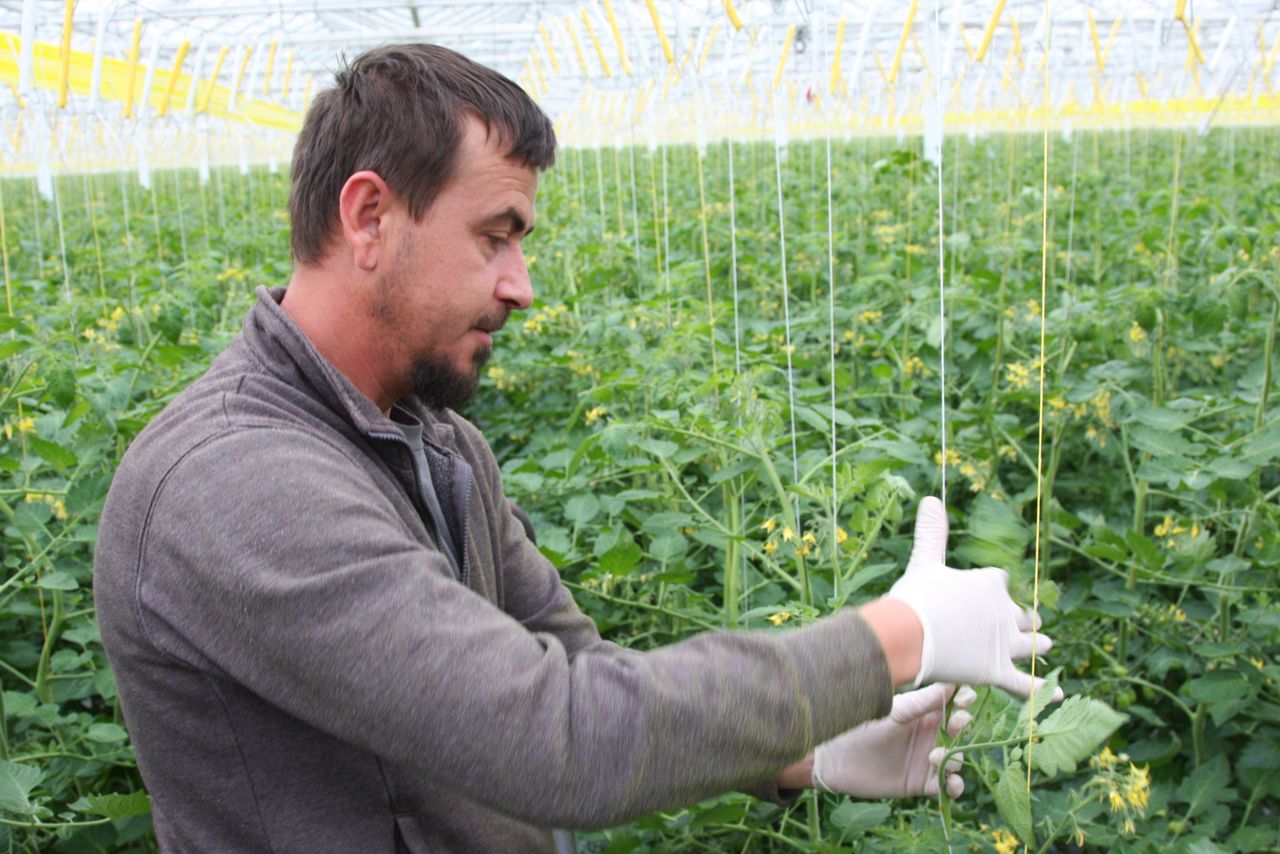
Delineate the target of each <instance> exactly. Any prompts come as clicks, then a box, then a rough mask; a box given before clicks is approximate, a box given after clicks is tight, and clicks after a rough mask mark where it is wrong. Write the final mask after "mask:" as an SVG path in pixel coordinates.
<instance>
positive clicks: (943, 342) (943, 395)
mask: <svg viewBox="0 0 1280 854" xmlns="http://www.w3.org/2000/svg"><path fill="white" fill-rule="evenodd" d="M938 5H939V4H938V2H937V0H934V4H933V44H934V75H933V85H934V99H935V104H934V108H935V109H936V110H937V111H938V125H939V126H938V129H937V132H938V134H939V137H940V138H939V140H938V152H937V155H938V163H937V166H938V169H937V172H938V385H939V391H938V402H939V411H940V414H941V418H940V421H941V424H940V426H939V432H940V433H941V436H942V465H941V466H940V467H939V468H940V469H941V470H942V504H943V506H944V507H945V506H946V503H947V283H946V243H945V242H944V228H943V224H944V213H945V212H944V208H943V199H942V163H943V157H944V152H945V149H946V135H945V133H944V130H943V127H942V115H943V114H944V113H945V108H944V106H943V103H942V77H943V68H942V66H941V65H940V64H939V60H940V59H941V56H940V54H941V50H940V48H941V46H942V41H941V38H940V32H941V28H940V25H939V22H938V19H939V17H940V14H941V13H940V12H939V10H938Z"/></svg>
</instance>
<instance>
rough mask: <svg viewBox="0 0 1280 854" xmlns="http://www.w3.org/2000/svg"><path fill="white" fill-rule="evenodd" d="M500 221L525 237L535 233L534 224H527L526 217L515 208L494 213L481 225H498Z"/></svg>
mask: <svg viewBox="0 0 1280 854" xmlns="http://www.w3.org/2000/svg"><path fill="white" fill-rule="evenodd" d="M499 223H505V224H507V225H508V226H509V227H510V229H511V230H512V231H515V232H519V233H520V234H521V236H524V237H527V236H529V235H530V234H533V226H526V224H525V221H524V217H523V216H521V215H520V212H519V211H517V210H516V209H515V208H507V209H506V210H504V211H502V212H501V213H497V214H494V215H493V216H491V217H489V218H488V219H486V220H485V221H484V222H483V223H481V226H490V225H498V224H499Z"/></svg>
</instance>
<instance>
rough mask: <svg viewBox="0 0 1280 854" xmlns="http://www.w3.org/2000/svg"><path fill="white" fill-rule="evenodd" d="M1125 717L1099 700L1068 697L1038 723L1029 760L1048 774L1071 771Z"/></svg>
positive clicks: (1054, 774)
mask: <svg viewBox="0 0 1280 854" xmlns="http://www.w3.org/2000/svg"><path fill="white" fill-rule="evenodd" d="M1126 720H1128V715H1122V714H1120V713H1119V712H1117V711H1116V710H1114V709H1112V708H1111V707H1110V706H1108V705H1107V704H1106V703H1104V702H1102V701H1101V700H1094V699H1092V698H1090V697H1084V696H1075V697H1068V698H1067V699H1066V700H1065V701H1064V702H1063V704H1062V705H1061V706H1060V707H1059V708H1058V709H1057V710H1056V711H1054V713H1053V714H1051V715H1049V717H1047V718H1045V719H1044V722H1043V723H1042V724H1040V727H1039V729H1038V730H1037V734H1038V735H1039V736H1040V741H1038V742H1037V743H1036V744H1035V745H1034V746H1033V747H1032V748H1031V761H1032V762H1033V763H1034V764H1035V767H1036V768H1038V769H1039V770H1041V771H1043V772H1044V773H1046V774H1048V775H1049V776H1051V777H1053V776H1056V775H1058V774H1062V773H1069V772H1071V771H1074V770H1075V768H1076V764H1077V763H1078V762H1080V761H1081V760H1082V759H1084V758H1085V757H1087V756H1089V755H1090V754H1092V753H1093V752H1095V751H1096V750H1097V748H1098V746H1099V745H1101V744H1102V743H1103V742H1104V741H1106V740H1107V738H1108V737H1109V736H1110V735H1111V733H1113V732H1115V731H1116V729H1117V728H1119V726H1120V725H1121V724H1122V723H1124V722H1125V721H1126Z"/></svg>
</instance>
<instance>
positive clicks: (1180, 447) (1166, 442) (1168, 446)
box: [1129, 425, 1192, 457]
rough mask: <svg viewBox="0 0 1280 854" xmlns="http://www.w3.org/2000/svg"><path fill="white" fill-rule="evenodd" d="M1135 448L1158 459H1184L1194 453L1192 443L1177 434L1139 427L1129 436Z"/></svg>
mask: <svg viewBox="0 0 1280 854" xmlns="http://www.w3.org/2000/svg"><path fill="white" fill-rule="evenodd" d="M1129 440H1130V441H1131V442H1132V443H1133V445H1134V447H1136V448H1138V449H1139V450H1143V451H1147V452H1148V453H1150V454H1153V455H1154V456H1157V457H1165V456H1172V457H1183V456H1186V455H1187V454H1189V453H1190V452H1191V451H1192V446H1191V443H1190V442H1188V441H1187V440H1186V439H1184V438H1182V437H1181V436H1179V435H1177V434H1176V433H1171V432H1169V431H1167V430H1153V429H1152V428H1150V427H1146V426H1144V425H1139V426H1137V427H1134V428H1133V432H1131V433H1130V434H1129Z"/></svg>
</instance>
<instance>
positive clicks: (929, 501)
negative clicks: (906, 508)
mask: <svg viewBox="0 0 1280 854" xmlns="http://www.w3.org/2000/svg"><path fill="white" fill-rule="evenodd" d="M947 531H948V525H947V508H946V507H944V506H943V505H942V502H941V501H939V500H938V499H937V498H935V497H933V496H932V495H929V496H926V497H925V498H924V499H923V500H922V501H921V502H920V509H919V510H917V511H916V532H915V542H914V544H913V545H912V547H911V560H910V561H909V562H908V564H907V572H911V571H912V569H913V568H915V567H922V566H943V565H945V564H946V552H947Z"/></svg>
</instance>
